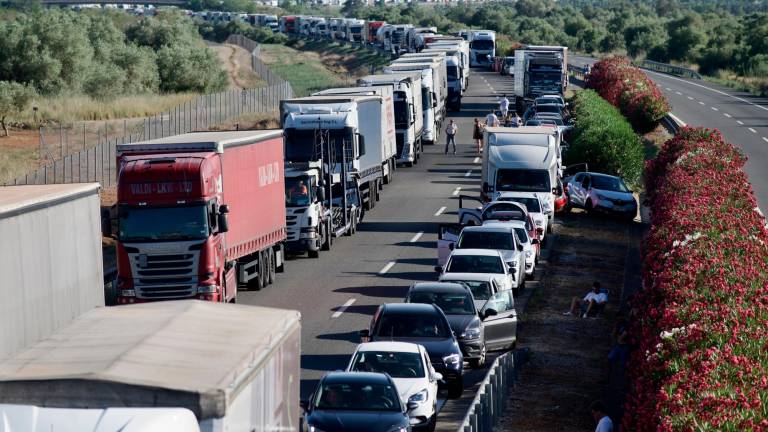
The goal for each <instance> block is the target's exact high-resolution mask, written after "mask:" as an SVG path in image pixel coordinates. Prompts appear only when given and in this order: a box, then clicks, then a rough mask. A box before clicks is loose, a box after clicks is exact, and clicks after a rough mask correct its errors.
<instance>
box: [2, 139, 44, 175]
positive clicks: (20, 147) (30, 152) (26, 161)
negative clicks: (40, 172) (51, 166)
mask: <svg viewBox="0 0 768 432" xmlns="http://www.w3.org/2000/svg"><path fill="white" fill-rule="evenodd" d="M26 139H27V137H26V136H25V134H22V133H15V134H13V135H11V136H10V137H8V138H0V184H5V183H7V182H11V181H13V179H15V178H18V177H20V176H22V175H24V174H25V173H28V172H30V171H32V170H33V169H35V168H37V166H38V148H37V146H34V145H33V146H29V145H26V144H24V141H25V140H26Z"/></svg>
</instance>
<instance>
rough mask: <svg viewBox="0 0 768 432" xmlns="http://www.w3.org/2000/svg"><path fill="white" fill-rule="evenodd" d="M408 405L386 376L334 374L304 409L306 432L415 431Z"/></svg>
mask: <svg viewBox="0 0 768 432" xmlns="http://www.w3.org/2000/svg"><path fill="white" fill-rule="evenodd" d="M412 407H413V408H415V404H413V405H411V404H409V405H408V406H406V405H404V404H402V403H401V402H400V396H399V395H398V393H397V387H396V386H395V383H394V381H393V380H392V378H390V377H389V375H387V374H383V373H363V372H351V373H350V372H330V373H328V374H326V375H325V376H324V377H323V378H322V379H320V382H319V383H318V385H317V388H316V389H315V391H314V393H313V394H312V396H310V399H309V401H308V402H307V403H306V405H305V406H304V410H305V414H304V428H305V429H304V430H305V431H306V432H322V431H334V432H347V431H349V432H356V431H361V430H365V431H372V432H404V431H410V430H411V424H410V419H409V418H408V413H407V411H408V409H409V408H412Z"/></svg>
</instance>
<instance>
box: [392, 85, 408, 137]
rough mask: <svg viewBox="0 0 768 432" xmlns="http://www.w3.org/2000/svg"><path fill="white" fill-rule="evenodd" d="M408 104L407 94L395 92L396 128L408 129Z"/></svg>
mask: <svg viewBox="0 0 768 432" xmlns="http://www.w3.org/2000/svg"><path fill="white" fill-rule="evenodd" d="M408 117H409V115H408V102H407V101H406V99H405V92H401V91H399V92H395V128H397V129H408Z"/></svg>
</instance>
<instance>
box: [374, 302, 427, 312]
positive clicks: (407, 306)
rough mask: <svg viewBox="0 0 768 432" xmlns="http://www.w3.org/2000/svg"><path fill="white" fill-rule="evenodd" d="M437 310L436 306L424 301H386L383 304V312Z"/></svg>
mask: <svg viewBox="0 0 768 432" xmlns="http://www.w3.org/2000/svg"><path fill="white" fill-rule="evenodd" d="M437 311H438V308H437V306H435V305H432V304H426V303H386V304H384V305H383V312H384V313H387V312H389V313H428V314H434V313H436V312H437Z"/></svg>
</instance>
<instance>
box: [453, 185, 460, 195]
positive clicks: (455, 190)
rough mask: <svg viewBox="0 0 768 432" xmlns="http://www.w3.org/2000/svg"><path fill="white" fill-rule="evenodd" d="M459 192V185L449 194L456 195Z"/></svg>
mask: <svg viewBox="0 0 768 432" xmlns="http://www.w3.org/2000/svg"><path fill="white" fill-rule="evenodd" d="M459 192H461V186H457V187H456V189H454V190H453V193H452V194H451V195H453V196H456V195H458V194H459Z"/></svg>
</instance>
